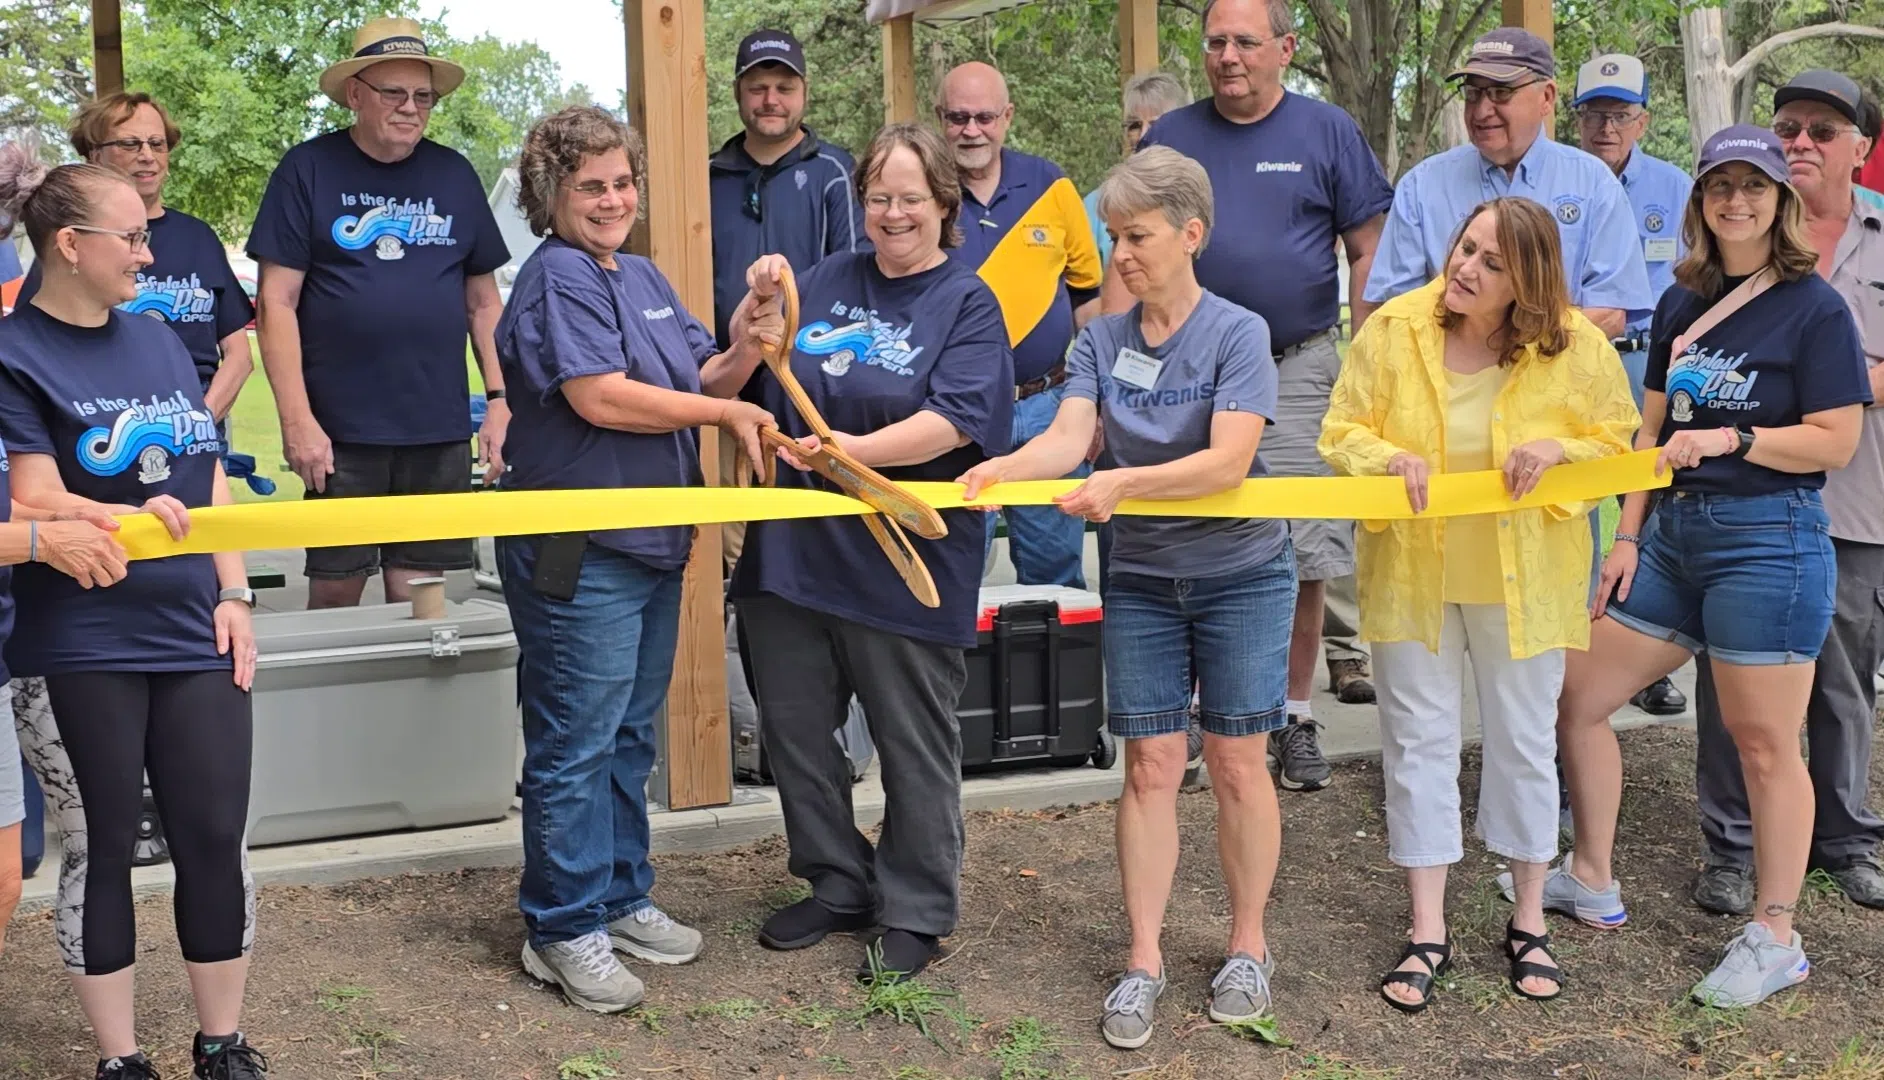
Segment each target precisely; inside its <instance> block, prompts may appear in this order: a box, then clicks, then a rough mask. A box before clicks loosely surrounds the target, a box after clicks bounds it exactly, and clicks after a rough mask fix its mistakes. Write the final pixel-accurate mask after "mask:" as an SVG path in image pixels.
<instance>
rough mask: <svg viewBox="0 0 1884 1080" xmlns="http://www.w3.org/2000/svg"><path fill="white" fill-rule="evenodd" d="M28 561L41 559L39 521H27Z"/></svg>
mask: <svg viewBox="0 0 1884 1080" xmlns="http://www.w3.org/2000/svg"><path fill="white" fill-rule="evenodd" d="M26 561H27V562H38V561H39V522H37V521H29V522H27V523H26Z"/></svg>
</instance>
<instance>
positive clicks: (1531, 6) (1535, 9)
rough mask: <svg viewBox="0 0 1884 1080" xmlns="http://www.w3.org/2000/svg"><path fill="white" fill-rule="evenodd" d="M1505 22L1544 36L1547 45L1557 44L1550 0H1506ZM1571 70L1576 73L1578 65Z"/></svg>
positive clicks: (1507, 24) (1578, 62)
mask: <svg viewBox="0 0 1884 1080" xmlns="http://www.w3.org/2000/svg"><path fill="white" fill-rule="evenodd" d="M1504 24H1505V25H1506V26H1521V27H1523V28H1524V29H1526V30H1529V31H1530V32H1531V33H1533V34H1536V35H1537V36H1538V37H1541V38H1543V39H1544V44H1546V45H1552V44H1555V42H1556V40H1557V35H1556V24H1555V22H1554V21H1553V19H1552V17H1551V13H1550V0H1504ZM1583 59H1587V57H1586V58H1583ZM1583 59H1579V60H1577V62H1576V63H1577V64H1580V63H1582V62H1583ZM1570 70H1571V71H1572V72H1573V73H1574V72H1575V71H1576V65H1575V64H1572V65H1571V67H1570Z"/></svg>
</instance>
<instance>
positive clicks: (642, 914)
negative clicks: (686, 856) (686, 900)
mask: <svg viewBox="0 0 1884 1080" xmlns="http://www.w3.org/2000/svg"><path fill="white" fill-rule="evenodd" d="M608 940H609V942H610V944H612V945H614V946H615V947H616V948H617V949H620V950H621V951H622V952H625V953H627V954H628V955H629V956H632V957H635V958H636V959H638V960H646V961H647V962H648V963H650V964H685V963H687V962H688V961H690V960H692V959H693V958H695V957H697V956H699V955H700V948H701V946H702V944H703V943H704V939H703V938H702V937H701V936H700V931H698V930H695V929H694V928H693V927H691V926H682V925H681V924H679V923H677V922H675V921H674V920H673V919H672V918H669V917H668V914H667V913H666V912H665V911H662V910H661V909H660V908H657V907H655V906H654V905H653V904H649V905H648V906H647V907H644V908H640V909H639V910H636V911H634V912H632V913H631V914H628V915H623V916H622V917H621V918H619V919H616V920H615V921H614V922H612V923H609V924H608Z"/></svg>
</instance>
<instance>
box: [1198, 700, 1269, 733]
mask: <svg viewBox="0 0 1884 1080" xmlns="http://www.w3.org/2000/svg"><path fill="white" fill-rule="evenodd" d="M1202 722H1203V726H1204V730H1205V731H1207V732H1209V733H1210V734H1212V735H1221V736H1223V737H1224V738H1229V739H1240V738H1242V737H1244V736H1245V735H1267V734H1269V733H1270V732H1272V731H1281V730H1282V729H1283V728H1285V727H1287V726H1288V724H1289V710H1288V707H1287V706H1286V705H1285V706H1282V707H1280V708H1275V709H1265V710H1263V711H1262V712H1259V713H1252V714H1250V715H1247V716H1224V715H1223V714H1221V713H1213V712H1206V713H1204V714H1203V716H1202Z"/></svg>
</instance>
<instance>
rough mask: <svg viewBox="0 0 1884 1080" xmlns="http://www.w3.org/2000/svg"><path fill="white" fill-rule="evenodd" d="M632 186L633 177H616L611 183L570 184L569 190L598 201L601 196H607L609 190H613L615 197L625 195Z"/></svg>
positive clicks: (592, 181) (595, 181)
mask: <svg viewBox="0 0 1884 1080" xmlns="http://www.w3.org/2000/svg"><path fill="white" fill-rule="evenodd" d="M634 186H635V178H634V177H632V176H618V177H616V178H615V180H614V182H612V183H611V182H609V181H607V180H584V181H583V182H582V183H580V184H570V185H569V190H571V191H573V192H575V193H576V194H578V195H584V196H587V197H589V198H591V199H599V198H601V197H602V196H603V195H606V194H608V192H609V191H610V190H611V189H613V190H614V192H615V194H617V195H626V194H628V192H629V190H630V189H631V188H633V187H634Z"/></svg>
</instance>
